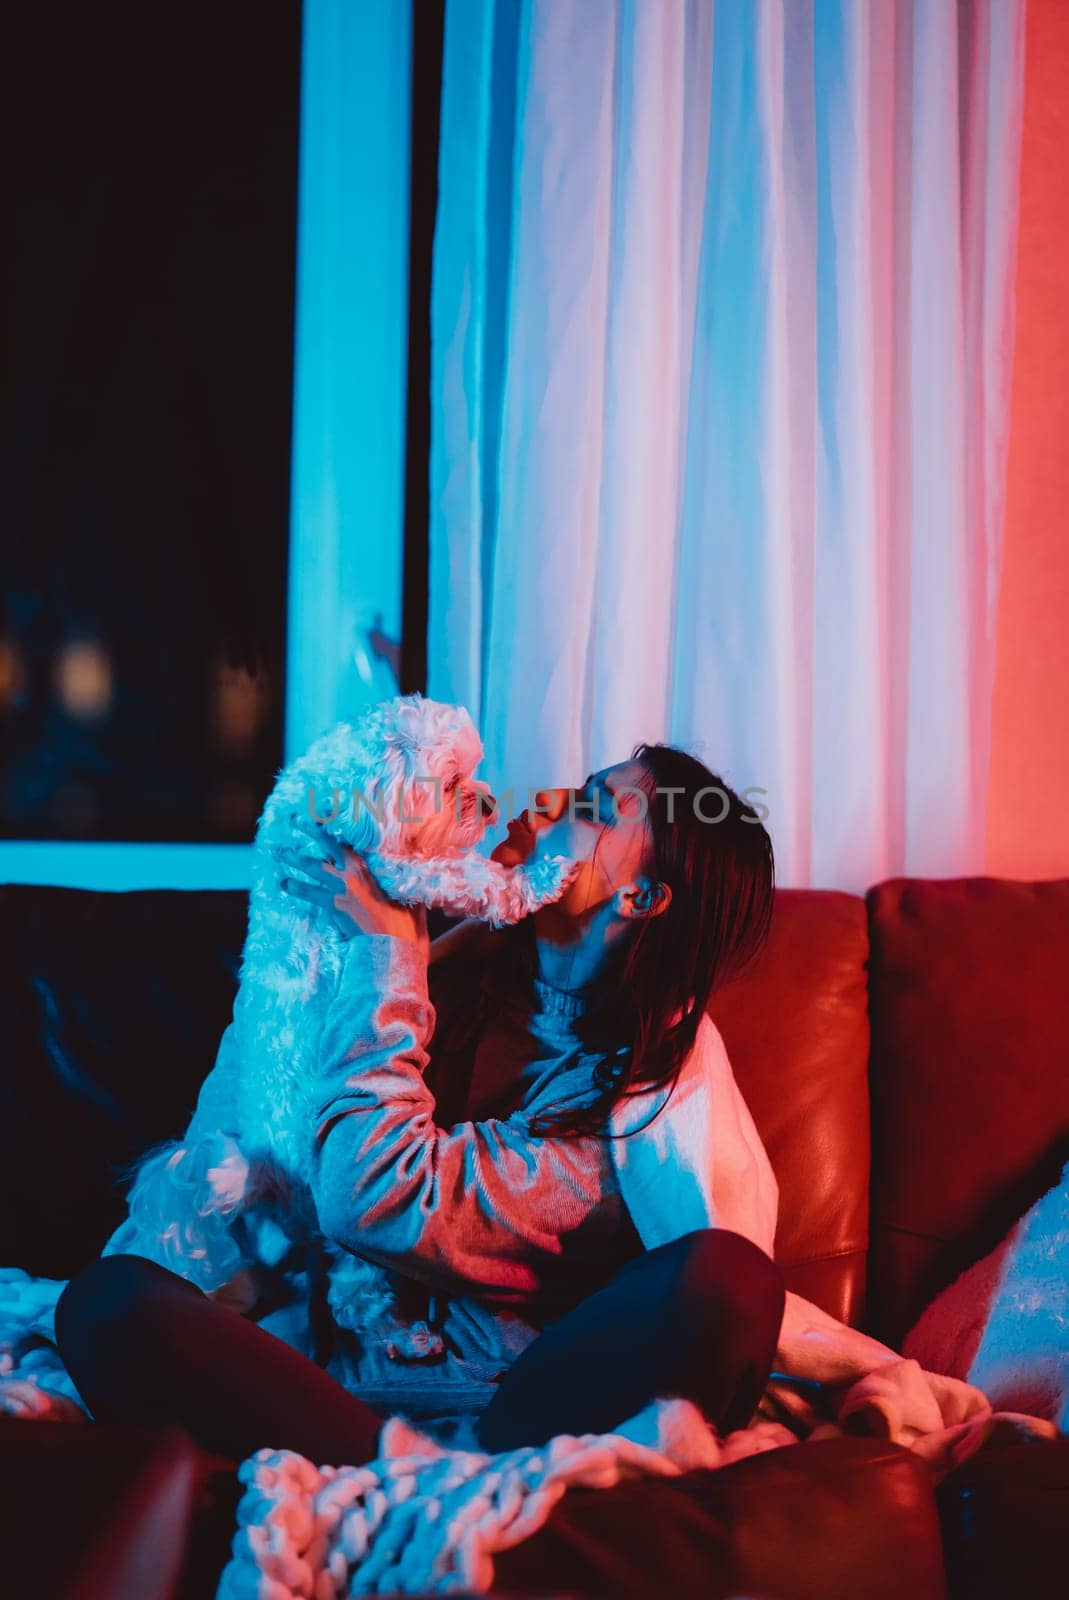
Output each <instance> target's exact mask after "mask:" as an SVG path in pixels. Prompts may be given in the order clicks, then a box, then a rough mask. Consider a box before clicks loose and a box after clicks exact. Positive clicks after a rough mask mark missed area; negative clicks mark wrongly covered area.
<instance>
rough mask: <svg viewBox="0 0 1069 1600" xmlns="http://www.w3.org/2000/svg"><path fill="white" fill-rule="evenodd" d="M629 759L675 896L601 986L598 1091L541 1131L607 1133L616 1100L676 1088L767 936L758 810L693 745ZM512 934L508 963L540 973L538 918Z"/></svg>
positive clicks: (592, 1026)
mask: <svg viewBox="0 0 1069 1600" xmlns="http://www.w3.org/2000/svg"><path fill="white" fill-rule="evenodd" d="M632 760H634V761H637V762H639V763H640V764H641V766H642V767H643V768H644V769H645V773H646V779H647V783H646V785H645V787H646V790H647V802H648V804H647V810H646V821H645V827H646V839H647V850H648V863H647V871H648V874H649V876H651V877H652V878H654V879H656V880H657V881H658V882H660V883H664V884H667V886H668V887H669V888H670V889H671V891H672V895H671V900H670V902H669V904H668V906H667V907H666V908H665V910H664V911H662V912H661V913H660V915H658V916H652V917H643V918H640V919H638V920H636V922H635V931H634V935H633V937H632V938H631V939H630V940H629V942H628V944H627V947H626V950H625V952H624V955H623V958H622V962H621V964H620V965H619V966H618V967H617V969H616V971H615V972H614V973H613V975H612V979H613V981H612V982H611V983H610V984H607V985H605V986H599V987H600V988H601V989H602V992H603V994H604V996H605V998H604V1000H603V1001H602V1003H601V1004H600V1006H599V1005H594V1006H592V1007H591V1008H590V1009H589V1010H588V1011H587V1012H586V1013H585V1014H584V1015H583V1016H582V1017H581V1018H580V1019H579V1029H580V1037H581V1038H582V1041H583V1044H584V1046H585V1047H586V1048H587V1049H589V1050H591V1051H593V1052H596V1053H600V1054H601V1060H600V1061H599V1062H598V1064H597V1066H596V1067H595V1069H594V1083H595V1087H596V1088H597V1090H598V1093H597V1095H596V1097H595V1098H594V1099H593V1100H592V1101H591V1102H590V1103H589V1104H587V1105H584V1106H582V1107H580V1108H579V1109H578V1110H576V1109H570V1110H568V1111H566V1112H560V1113H553V1112H548V1113H546V1114H545V1115H543V1116H542V1117H540V1118H537V1119H532V1122H531V1131H532V1132H533V1133H535V1134H547V1133H555V1134H557V1135H560V1134H574V1135H579V1134H591V1133H594V1134H601V1135H603V1136H607V1135H606V1131H605V1125H606V1122H607V1118H608V1114H609V1112H610V1111H611V1109H612V1106H613V1105H614V1104H615V1103H616V1101H617V1100H620V1099H622V1098H625V1097H627V1096H628V1095H632V1094H638V1093H642V1092H645V1091H647V1090H649V1089H651V1088H660V1087H662V1086H668V1087H669V1089H671V1088H673V1087H674V1086H675V1083H676V1080H677V1079H678V1077H679V1072H680V1069H681V1068H682V1066H683V1063H684V1061H685V1060H686V1058H687V1056H688V1054H689V1053H690V1050H691V1049H692V1047H693V1045H694V1042H695V1038H696V1036H697V1032H698V1026H699V1023H700V1022H701V1019H702V1015H703V1014H704V1012H705V1009H706V1007H707V1006H708V1003H709V999H710V997H711V996H712V994H713V993H714V991H715V990H717V989H719V988H720V987H721V986H722V985H723V984H725V983H727V982H729V981H730V980H731V979H732V978H734V977H737V976H738V975H739V973H741V972H742V971H743V969H744V968H745V967H747V966H748V965H749V964H750V962H751V961H752V960H753V959H754V957H755V956H756V955H757V954H758V953H759V952H760V951H761V949H762V948H763V946H764V944H765V941H766V939H767V937H768V931H769V926H770V924H771V919H772V904H773V891H774V887H775V866H774V860H773V854H772V841H771V839H770V838H769V835H768V833H767V831H766V829H765V828H764V826H763V824H762V822H761V820H760V818H759V817H758V815H757V812H756V811H755V810H754V808H753V807H752V806H750V805H747V804H746V802H745V801H743V800H742V799H741V798H740V797H739V796H738V795H737V794H736V793H735V791H734V790H733V789H731V788H730V787H729V786H728V785H727V784H726V783H725V782H724V780H723V779H722V778H720V777H718V776H717V775H716V773H714V772H710V770H709V768H708V767H706V766H705V765H704V764H703V763H702V762H701V761H699V760H698V759H697V758H696V757H695V756H692V755H689V754H688V753H687V752H686V751H685V750H678V749H676V748H675V747H674V746H672V745H667V744H639V745H636V746H635V749H634V750H633V752H632ZM703 791H704V792H703ZM510 933H511V937H510V939H509V940H508V941H507V949H508V955H509V958H511V959H512V960H514V961H518V962H519V963H520V964H521V965H522V967H523V968H524V969H525V970H526V971H527V972H528V973H530V972H532V971H533V961H534V935H533V920H532V919H531V918H527V919H526V920H525V921H524V922H521V923H518V924H517V925H516V927H515V928H514V929H513V930H510ZM489 981H490V983H491V984H493V981H494V980H493V979H492V978H491V979H490V980H489ZM494 986H495V987H496V984H494ZM487 987H488V986H487V984H484V994H485V993H486V992H487ZM479 1009H480V1012H481V1013H482V1008H479ZM677 1013H679V1015H678V1016H677ZM482 1014H485V1013H482ZM673 1019H674V1020H673ZM472 1020H474V1019H472ZM480 1020H481V1019H480ZM667 1098H668V1096H667V1095H666V1096H665V1100H666V1101H667Z"/></svg>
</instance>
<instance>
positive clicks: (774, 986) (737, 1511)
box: [0, 878, 1069, 1600]
mask: <svg viewBox="0 0 1069 1600" xmlns="http://www.w3.org/2000/svg"><path fill="white" fill-rule="evenodd" d="M245 911H246V902H245V896H244V895H243V894H241V893H236V892H171V891H166V892H165V891H151V892H143V893H125V894H103V893H90V892H82V891H77V890H65V889H51V888H36V887H25V886H6V887H2V888H0V931H2V938H3V948H4V950H5V951H6V953H7V954H6V958H5V961H4V964H3V979H2V983H3V987H2V999H0V1007H2V1010H0V1093H2V1097H3V1117H2V1120H0V1263H3V1264H13V1265H14V1264H17V1265H19V1266H22V1267H25V1268H27V1269H28V1270H29V1271H31V1272H34V1273H39V1274H43V1275H46V1276H50V1277H58V1278H65V1277H68V1276H70V1275H71V1274H72V1273H73V1272H74V1271H75V1270H76V1269H77V1268H78V1267H79V1266H80V1265H81V1264H82V1263H83V1262H85V1261H86V1260H88V1259H89V1258H90V1257H91V1256H92V1255H94V1254H95V1253H96V1252H97V1250H98V1249H99V1247H100V1244H101V1243H102V1242H103V1240H104V1238H105V1237H106V1236H107V1234H108V1233H109V1231H110V1230H111V1228H112V1227H113V1226H114V1224H115V1223H116V1221H117V1220H118V1219H119V1217H120V1216H121V1214H122V1200H121V1195H120V1191H119V1188H118V1186H117V1185H118V1180H119V1179H120V1177H121V1174H122V1171H123V1168H124V1167H125V1166H126V1164H127V1163H128V1162H130V1161H131V1160H132V1159H133V1158H134V1157H135V1156H136V1155H137V1154H138V1152H139V1151H140V1150H141V1149H143V1148H144V1147H145V1146H147V1145H148V1144H151V1143H154V1142H155V1141H156V1140H158V1139H161V1138H164V1137H167V1136H171V1135H173V1134H174V1133H176V1132H177V1131H178V1130H180V1128H181V1127H182V1125H183V1124H184V1121H185V1119H186V1117H187V1115H188V1112H189V1109H190V1107H191V1104H192V1101H193V1099H194V1097H195V1094H196V1089H197V1085H198V1084H199V1082H200V1080H201V1078H202V1077H203V1075H204V1073H205V1072H206V1071H207V1070H208V1068H209V1067H210V1065H211V1063H212V1060H213V1059H214V1052H215V1047H216V1044H217V1042H218V1038H219V1035H220V1033H221V1031H222V1029H223V1027H224V1026H225V1024H226V1022H227V1021H228V1019H229V1014H230V1006H231V1003H232V1000H233V994H234V989H235V986H236V974H237V966H238V959H239V953H240V950H241V946H242V942H243V937H244V924H245ZM1067 975H1069V881H1055V882H1047V883H1034V884H1030V883H1016V882H1006V881H1001V880H996V879H991V878H974V879H958V880H908V879H894V880H890V881H888V882H885V883H882V884H880V885H878V886H876V887H875V888H873V889H872V890H871V891H870V892H869V894H868V895H867V896H866V897H865V898H860V897H857V896H853V895H849V894H843V893H838V892H820V891H802V890H781V891H779V892H778V895H777V905H776V914H775V918H774V925H773V931H772V935H771V938H770V941H769V945H768V948H767V950H766V952H765V954H764V956H763V957H762V959H761V961H760V963H759V964H758V965H757V966H755V967H754V969H753V970H752V971H751V972H750V973H748V974H747V975H746V976H745V977H744V978H742V979H740V980H739V981H738V982H736V983H735V984H733V985H732V986H731V987H730V988H729V989H726V990H724V991H723V993H722V994H721V995H719V996H718V997H717V1000H716V1003H715V1005H714V1007H713V1014H714V1016H715V1018H716V1021H717V1023H718V1024H719V1026H720V1028H721V1030H722V1032H723V1034H724V1037H725V1039H726V1041H727V1046H728V1050H729V1053H730V1055H731V1058H732V1061H733V1063H734V1066H735V1071H736V1075H737V1077H738V1080H739V1083H740V1085H741V1087H742V1090H743V1093H744V1094H745V1096H746V1099H747V1101H748V1103H749V1105H750V1107H751V1109H752V1111H753V1114H754V1117H755V1119H756V1121H757V1124H758V1126H759V1128H760V1130H761V1133H762V1136H763V1138H764V1140H765V1143H766V1146H767V1148H768V1151H769V1155H770V1157H771V1160H772V1163H773V1166H774V1168H775V1170H776V1174H777V1178H778V1180H779V1184H780V1228H779V1232H778V1235H777V1241H776V1257H777V1260H778V1261H779V1263H780V1265H781V1267H782V1269H783V1272H784V1275H785V1278H786V1281H787V1284H788V1287H790V1288H792V1289H795V1290H796V1291H798V1292H799V1293H801V1294H803V1295H805V1296H806V1297H807V1298H809V1299H811V1300H814V1301H816V1302H818V1303H819V1304H820V1305H822V1306H824V1307H825V1308H826V1309H827V1310H829V1311H831V1312H832V1313H834V1314H835V1315H836V1316H838V1317H840V1318H842V1319H843V1320H844V1321H848V1322H851V1323H853V1324H854V1325H856V1326H859V1327H862V1328H864V1329H865V1330H866V1331H868V1332H870V1333H872V1334H874V1335H875V1336H876V1337H878V1338H881V1339H883V1340H884V1341H885V1342H887V1343H890V1344H892V1345H895V1346H896V1347H898V1346H899V1345H900V1344H901V1340H902V1338H903V1336H904V1334H905V1333H906V1331H907V1330H908V1329H909V1327H910V1326H911V1325H912V1323H913V1322H914V1321H915V1319H916V1317H917V1315H918V1314H919V1313H920V1311H921V1310H922V1309H923V1307H924V1306H925V1305H926V1304H927V1303H928V1301H929V1300H930V1299H931V1298H932V1297H933V1296H934V1295H935V1294H936V1293H937V1292H938V1291H939V1289H940V1288H942V1287H943V1285H945V1284H946V1283H947V1282H949V1281H950V1280H951V1279H952V1278H953V1277H954V1276H956V1274H957V1273H958V1272H959V1271H960V1270H961V1269H962V1268H963V1267H964V1266H966V1265H968V1264H969V1263H970V1262H971V1261H972V1260H974V1259H976V1258H977V1257H979V1256H980V1255H982V1254H983V1253H985V1251H986V1250H988V1249H989V1248H990V1247H991V1246H992V1244H994V1243H995V1242H996V1241H997V1240H998V1239H999V1238H1000V1237H1001V1236H1002V1235H1003V1234H1004V1233H1005V1231H1006V1229H1007V1228H1008V1227H1009V1226H1010V1225H1011V1224H1012V1222H1013V1221H1014V1220H1015V1218H1016V1217H1017V1216H1019V1215H1020V1214H1021V1213H1022V1212H1023V1211H1024V1210H1026V1209H1027V1208H1028V1206H1029V1205H1030V1204H1031V1203H1032V1201H1033V1200H1034V1199H1036V1198H1037V1197H1038V1195H1039V1194H1041V1193H1042V1192H1043V1191H1044V1190H1045V1189H1046V1188H1048V1187H1049V1186H1050V1184H1051V1183H1052V1182H1053V1181H1054V1180H1055V1179H1056V1178H1057V1176H1058V1174H1059V1172H1060V1170H1061V1167H1062V1165H1063V1164H1064V1161H1065V1159H1066V1154H1067V1152H1069V976H1067ZM0 1473H2V1474H3V1477H4V1480H5V1483H7V1482H10V1483H13V1484H16V1485H18V1490H17V1492H16V1493H14V1494H13V1496H12V1497H11V1498H10V1499H9V1500H8V1501H7V1504H6V1507H5V1518H4V1520H5V1522H7V1523H8V1525H9V1530H10V1533H9V1537H8V1538H7V1539H6V1540H5V1548H4V1552H3V1559H4V1571H5V1578H6V1581H7V1582H8V1583H14V1582H15V1579H16V1577H17V1576H18V1577H19V1580H20V1581H23V1582H25V1584H26V1589H25V1592H33V1593H34V1594H35V1595H38V1596H41V1595H56V1596H60V1595H62V1596H74V1595H78V1596H83V1595H100V1596H108V1597H116V1600H126V1597H127V1596H130V1597H131V1600H132V1597H134V1596H137V1597H138V1600H153V1597H156V1596H159V1597H160V1600H164V1597H173V1596H176V1595H177V1596H179V1597H180V1600H200V1597H201V1596H207V1595H211V1594H212V1593H213V1592H214V1581H215V1577H216V1576H217V1573H218V1570H219V1565H220V1563H221V1561H222V1559H223V1557H224V1555H225V1550H226V1546H227V1541H228V1538H229V1532H230V1529H231V1528H232V1526H233V1521H232V1518H233V1507H234V1498H235V1495H234V1486H233V1482H232V1478H231V1474H230V1466H229V1464H228V1463H226V1462H222V1461H220V1460H219V1459H218V1458H209V1457H205V1456H204V1455H203V1454H202V1453H201V1452H198V1451H196V1450H195V1449H194V1448H193V1447H192V1445H191V1444H190V1441H189V1440H188V1439H187V1438H186V1437H185V1436H184V1435H183V1434H181V1433H180V1432H178V1431H177V1430H155V1431H154V1430H151V1429H149V1430H138V1429H116V1428H104V1427H93V1428H78V1427H77V1426H74V1425H71V1426H64V1425H59V1424H48V1423H41V1424H34V1423H25V1422H17V1423H13V1422H9V1423H3V1424H0ZM57 1481H59V1482H61V1483H62V1485H63V1491H62V1492H63V1494H64V1495H69V1496H71V1497H73V1498H74V1499H77V1501H78V1503H79V1504H80V1505H81V1506H82V1511H83V1514H82V1515H81V1517H80V1518H79V1517H73V1518H71V1517H67V1518H64V1519H62V1520H58V1521H57V1519H56V1517H55V1516H54V1514H51V1513H50V1511H49V1506H52V1507H53V1508H54V1507H55V1505H56V1491H55V1484H56V1482H57ZM79 1486H80V1487H79ZM87 1508H88V1509H87ZM1067 1515H1069V1439H1067V1438H1059V1439H1054V1440H1040V1441H1033V1442H1031V1443H1029V1444H1027V1445H1022V1446H1019V1447H1008V1448H1007V1447H1002V1448H1001V1449H997V1450H994V1451H991V1452H987V1451H982V1452H981V1453H980V1454H979V1455H978V1456H976V1457H974V1458H973V1459H972V1460H971V1461H970V1462H967V1463H965V1465H964V1466H963V1467H962V1468H960V1469H958V1471H957V1472H955V1473H953V1474H951V1476H950V1477H949V1478H947V1479H946V1480H944V1482H943V1483H942V1484H940V1485H939V1487H938V1490H937V1491H933V1487H932V1483H931V1478H930V1474H929V1470H928V1468H927V1467H926V1466H925V1465H924V1464H923V1463H922V1462H921V1461H919V1460H918V1459H917V1458H916V1457H914V1456H913V1455H912V1454H911V1453H910V1452H908V1451H906V1450H903V1449H901V1448H899V1447H898V1446H895V1445H890V1444H888V1443H887V1442H886V1441H881V1440H876V1439H869V1438H845V1439H836V1440H823V1441H820V1442H816V1441H814V1442H811V1443H806V1444H803V1445H800V1446H797V1447H791V1448H787V1449H784V1450H780V1451H770V1452H767V1453H765V1454H762V1455H759V1456H756V1457H752V1458H750V1459H747V1460H744V1461H741V1462H738V1463H736V1464H735V1465H734V1466H732V1467H729V1468H726V1469H723V1470H722V1471H720V1472H711V1473H710V1472H695V1473H689V1474H686V1475H685V1476H684V1477H682V1478H679V1479H672V1480H661V1479H658V1480H637V1481H632V1482H628V1483H624V1484H621V1485H619V1486H618V1487H617V1488H615V1489H612V1490H600V1491H595V1490H580V1491H573V1492H572V1493H570V1494H569V1495H567V1496H566V1497H565V1498H564V1500H562V1501H561V1502H560V1504H559V1505H558V1506H557V1508H556V1509H555V1511H554V1513H553V1515H552V1516H551V1518H550V1521H549V1523H548V1524H547V1526H546V1527H545V1528H544V1529H543V1530H541V1531H540V1532H539V1533H538V1534H537V1535H535V1536H534V1537H533V1538H532V1539H530V1540H529V1541H527V1542H526V1543H525V1544H523V1545H521V1546H518V1547H517V1548H516V1549H515V1550H512V1551H510V1552H507V1553H506V1554H505V1555H503V1556H502V1557H501V1558H500V1560H499V1563H498V1569H497V1570H498V1583H499V1585H500V1592H501V1593H505V1592H508V1593H515V1594H520V1593H526V1594H532V1593H539V1594H543V1595H549V1594H553V1593H558V1594H562V1595H563V1594H572V1595H587V1594H613V1595H628V1596H630V1595H634V1596H639V1595H659V1594H673V1595H689V1594H691V1593H693V1594H695V1595H696V1594H699V1593H700V1594H702V1595H704V1596H710V1597H713V1600H715V1597H717V1596H728V1595H733V1594H746V1595H750V1596H754V1597H764V1600H809V1597H810V1596H812V1597H816V1596H820V1597H822V1600H829V1597H830V1600H835V1597H837V1596H843V1597H844V1600H845V1597H846V1596H850V1597H851V1600H856V1597H859V1596H866V1597H873V1600H883V1597H887V1600H891V1597H899V1596H907V1595H908V1596H911V1597H931V1600H939V1597H941V1596H944V1595H947V1594H949V1595H951V1596H953V1597H958V1596H970V1597H971V1596H987V1595H991V1596H994V1595H1000V1594H1003V1593H1008V1592H1011V1591H1012V1592H1024V1593H1029V1594H1031V1595H1042V1594H1054V1593H1061V1592H1064V1591H1063V1590H1062V1589H1061V1587H1060V1585H1061V1582H1062V1581H1063V1577H1064V1560H1063V1559H1062V1557H1061V1554H1060V1551H1058V1550H1057V1548H1056V1546H1057V1535H1058V1533H1059V1532H1060V1529H1061V1527H1062V1526H1063V1525H1064V1523H1065V1520H1066V1518H1067ZM42 1549H45V1550H47V1552H48V1561H47V1562H46V1563H44V1566H43V1565H42V1562H41V1560H40V1559H39V1554H40V1552H41V1551H42ZM20 1561H22V1562H23V1563H24V1566H23V1567H22V1568H20V1565H19V1563H20ZM44 1567H47V1571H45V1570H44ZM31 1585H32V1586H31ZM12 1592H23V1590H22V1589H21V1588H18V1587H17V1586H16V1587H15V1588H13V1589H12Z"/></svg>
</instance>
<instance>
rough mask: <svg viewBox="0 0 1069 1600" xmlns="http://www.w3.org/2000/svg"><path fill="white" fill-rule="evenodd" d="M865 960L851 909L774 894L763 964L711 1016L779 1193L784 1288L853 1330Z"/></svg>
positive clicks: (860, 1280) (860, 1269)
mask: <svg viewBox="0 0 1069 1600" xmlns="http://www.w3.org/2000/svg"><path fill="white" fill-rule="evenodd" d="M868 953H869V944H868V928H867V923H866V918H865V907H864V903H863V902H862V901H861V900H860V899H859V898H857V897H856V896H854V895H848V894H840V893H838V892H835V891H821V890H809V889H781V890H779V891H778V892H777V894H776V903H775V910H774V913H773V918H772V929H771V933H770V935H769V940H768V944H767V946H766V947H765V950H764V952H763V953H762V955H761V957H760V958H759V960H758V961H757V962H756V963H755V964H754V966H753V967H752V968H751V969H750V971H749V972H747V973H746V974H745V975H744V976H743V977H741V978H739V979H736V981H735V982H734V983H732V984H730V985H729V986H728V987H727V988H725V989H723V990H722V991H721V992H720V993H719V994H717V995H716V996H714V999H713V1003H712V1004H711V1006H710V1008H709V1009H710V1013H711V1015H712V1017H713V1020H714V1021H715V1022H716V1024H717V1026H718V1027H719V1028H720V1031H721V1033H722V1034H723V1036H724V1042H725V1044H726V1045H727V1052H728V1056H729V1058H730V1060H731V1063H732V1066H733V1068H734V1071H735V1077H736V1080H737V1081H738V1084H739V1087H740V1089H741V1090H742V1093H743V1097H744V1099H745V1100H746V1103H747V1104H748V1105H749V1107H750V1110H751V1112H752V1113H753V1118H754V1121H755V1122H756V1124H757V1128H758V1131H759V1132H760V1134H761V1137H762V1139H763V1141H764V1144H765V1148H766V1150H767V1151H768V1155H769V1159H770V1161H771V1162H772V1167H773V1170H774V1171H775V1174H776V1180H777V1182H778V1183H779V1188H780V1209H779V1228H778V1231H777V1234H776V1249H775V1255H776V1260H777V1262H778V1263H779V1265H780V1266H781V1268H782V1269H783V1275H784V1278H785V1280H786V1283H787V1287H788V1289H793V1290H794V1291H795V1292H796V1293H797V1294H801V1295H804V1296H805V1298H806V1299H807V1300H813V1301H815V1302H816V1303H817V1304H818V1305H820V1306H822V1307H823V1308H824V1310H826V1311H829V1312H830V1313H831V1314H832V1315H833V1316H836V1317H838V1318H839V1319H840V1320H841V1321H843V1322H849V1323H852V1324H855V1325H856V1324H857V1322H858V1320H859V1318H860V1315H861V1312H862V1311H863V1309H864V1301H865V1265H866V1254H867V1249H868V1210H869V1085H868V1058H869V1022H868V991H867V979H866V961H867V959H868Z"/></svg>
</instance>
